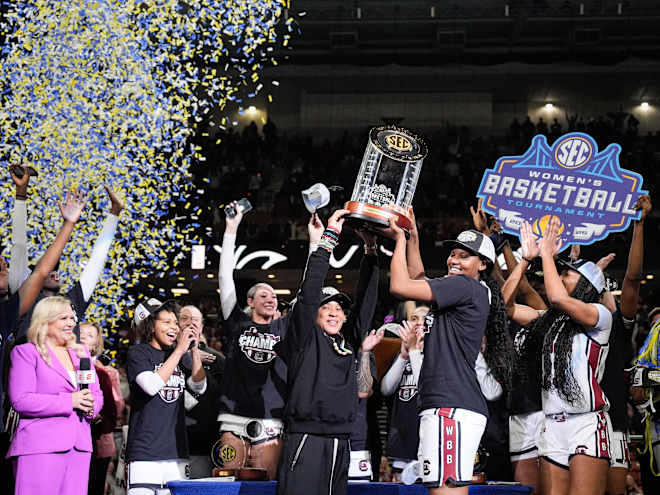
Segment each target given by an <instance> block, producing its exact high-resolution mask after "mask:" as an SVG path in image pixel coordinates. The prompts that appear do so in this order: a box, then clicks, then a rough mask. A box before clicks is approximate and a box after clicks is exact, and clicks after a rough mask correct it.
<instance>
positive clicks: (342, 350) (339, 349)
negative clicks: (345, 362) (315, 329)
mask: <svg viewBox="0 0 660 495" xmlns="http://www.w3.org/2000/svg"><path fill="white" fill-rule="evenodd" d="M323 335H325V336H326V337H327V338H328V339H329V340H330V342H332V348H333V349H334V350H335V352H336V353H337V354H339V355H340V356H349V355H351V354H353V351H351V350H350V349H349V348H347V347H346V340H345V339H344V336H343V335H341V334H340V338H341V340H340V342H339V344H337V339H335V337H334V336H332V335H328V334H327V333H325V332H323Z"/></svg>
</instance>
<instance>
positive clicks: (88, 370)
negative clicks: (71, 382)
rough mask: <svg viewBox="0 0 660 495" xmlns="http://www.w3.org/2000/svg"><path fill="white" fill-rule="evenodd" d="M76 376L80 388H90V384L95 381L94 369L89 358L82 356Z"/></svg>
mask: <svg viewBox="0 0 660 495" xmlns="http://www.w3.org/2000/svg"><path fill="white" fill-rule="evenodd" d="M76 378H77V380H78V384H79V385H80V390H84V389H86V388H89V384H90V383H94V381H95V379H94V371H93V370H92V367H91V363H90V360H89V358H87V357H84V358H80V369H79V370H78V373H77V376H76Z"/></svg>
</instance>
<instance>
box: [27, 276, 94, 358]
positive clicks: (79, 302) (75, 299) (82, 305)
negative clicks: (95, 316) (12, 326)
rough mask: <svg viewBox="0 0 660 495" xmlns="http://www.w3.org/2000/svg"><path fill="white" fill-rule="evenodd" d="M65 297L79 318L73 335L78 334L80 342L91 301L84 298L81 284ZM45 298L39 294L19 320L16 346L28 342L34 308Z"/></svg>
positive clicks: (76, 284)
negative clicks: (83, 323)
mask: <svg viewBox="0 0 660 495" xmlns="http://www.w3.org/2000/svg"><path fill="white" fill-rule="evenodd" d="M64 296H65V297H68V298H69V299H70V300H71V305H72V306H73V311H74V312H75V313H76V317H77V318H78V321H77V322H76V326H75V328H74V329H73V333H75V334H76V340H80V327H79V324H80V323H82V322H83V321H85V312H86V311H87V306H89V301H85V298H84V297H83V292H82V287H81V286H80V282H76V283H75V284H74V286H73V287H71V289H69V292H67V293H66V294H64ZM45 297H48V296H46V295H45V294H44V293H43V292H42V293H41V294H39V295H38V296H37V300H36V301H34V304H33V305H32V307H31V308H30V309H29V310H28V312H27V313H25V314H24V315H23V316H22V317H21V319H20V320H19V322H18V328H17V329H16V345H19V344H25V343H26V342H27V331H28V328H30V322H31V321H32V312H33V311H34V307H35V306H36V305H37V303H38V302H39V301H41V300H42V299H43V298H45ZM90 300H91V297H90Z"/></svg>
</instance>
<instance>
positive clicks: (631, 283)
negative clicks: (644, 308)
mask: <svg viewBox="0 0 660 495" xmlns="http://www.w3.org/2000/svg"><path fill="white" fill-rule="evenodd" d="M635 209H636V210H641V212H642V216H641V217H640V219H639V220H635V221H633V235H632V241H631V242H630V252H629V253H628V266H627V267H626V274H625V275H624V277H623V284H622V287H621V315H622V316H624V317H625V318H628V319H632V318H634V317H635V314H636V313H637V301H638V299H639V287H640V282H641V281H642V265H643V260H644V220H645V219H646V217H647V216H648V214H649V213H650V212H651V209H652V205H651V198H650V197H649V196H646V195H645V196H642V197H641V198H639V199H638V200H637V203H636V204H635Z"/></svg>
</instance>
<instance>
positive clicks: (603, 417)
mask: <svg viewBox="0 0 660 495" xmlns="http://www.w3.org/2000/svg"><path fill="white" fill-rule="evenodd" d="M610 436H611V426H610V418H609V416H608V414H607V413H606V412H605V411H593V412H587V413H583V414H554V415H548V416H546V417H545V419H544V420H543V428H542V430H541V441H540V443H539V457H543V458H544V459H545V460H547V461H549V462H551V463H553V464H555V465H557V466H560V467H563V468H564V469H568V467H569V463H570V461H571V459H572V458H573V456H575V455H578V454H583V455H588V456H591V457H597V458H600V459H610V458H611V454H610Z"/></svg>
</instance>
